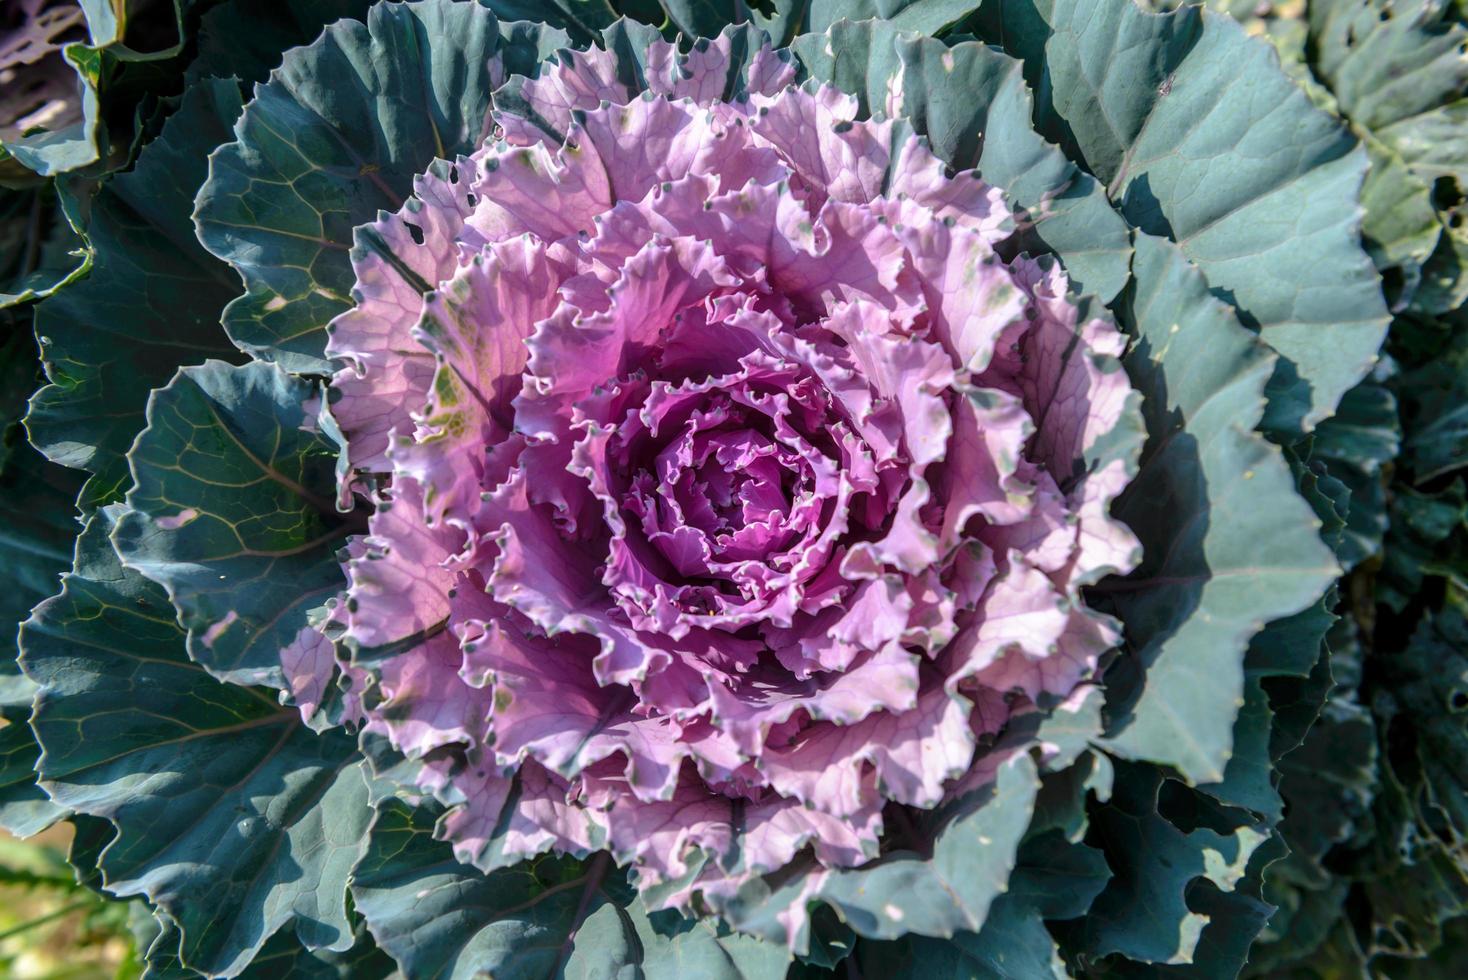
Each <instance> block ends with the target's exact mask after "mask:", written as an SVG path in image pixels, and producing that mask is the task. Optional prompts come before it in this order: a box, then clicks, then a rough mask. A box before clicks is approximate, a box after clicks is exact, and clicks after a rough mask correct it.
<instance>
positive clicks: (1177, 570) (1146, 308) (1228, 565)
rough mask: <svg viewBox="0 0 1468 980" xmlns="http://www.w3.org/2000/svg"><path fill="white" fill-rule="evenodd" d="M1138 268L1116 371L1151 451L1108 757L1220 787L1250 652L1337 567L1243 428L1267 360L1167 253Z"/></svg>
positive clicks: (1258, 405) (1175, 252)
mask: <svg viewBox="0 0 1468 980" xmlns="http://www.w3.org/2000/svg"><path fill="white" fill-rule="evenodd" d="M1133 270H1134V274H1135V277H1136V278H1135V283H1134V285H1133V286H1132V287H1131V288H1130V290H1129V292H1128V293H1127V294H1126V295H1125V296H1124V297H1123V306H1124V309H1125V316H1124V319H1125V320H1126V321H1127V323H1128V325H1129V326H1130V327H1131V329H1132V331H1133V335H1134V339H1133V345H1132V350H1131V352H1130V353H1129V354H1128V355H1127V357H1126V359H1125V363H1126V366H1127V372H1128V374H1129V375H1130V376H1131V379H1132V383H1133V385H1134V386H1135V387H1136V388H1137V389H1138V390H1140V391H1141V392H1142V394H1143V395H1144V397H1145V399H1146V401H1145V404H1144V408H1143V410H1144V413H1145V415H1146V417H1147V432H1148V443H1147V447H1146V449H1145V450H1144V452H1143V457H1142V468H1141V472H1140V473H1139V474H1138V475H1137V477H1136V479H1134V480H1133V481H1132V483H1131V484H1130V486H1129V487H1128V488H1127V491H1126V492H1125V493H1124V494H1123V496H1122V497H1121V499H1120V500H1118V502H1117V505H1116V507H1115V513H1116V514H1117V516H1118V517H1120V518H1121V519H1122V520H1123V521H1125V522H1126V523H1127V524H1128V525H1129V526H1130V527H1131V528H1132V529H1133V530H1134V531H1136V532H1137V534H1138V536H1139V537H1140V538H1141V539H1142V544H1143V552H1144V553H1143V560H1142V565H1141V567H1139V568H1138V569H1137V570H1136V571H1135V572H1134V573H1133V574H1132V575H1131V576H1129V577H1128V578H1126V579H1124V580H1121V581H1119V582H1115V583H1112V584H1111V585H1109V586H1103V588H1105V589H1106V591H1107V592H1108V593H1109V594H1110V595H1111V596H1112V597H1113V599H1114V602H1115V604H1116V607H1117V609H1118V610H1119V611H1120V613H1121V616H1122V618H1123V621H1124V622H1125V623H1126V624H1127V645H1128V651H1127V653H1126V655H1125V656H1124V657H1123V658H1122V659H1121V660H1120V661H1119V662H1118V664H1117V666H1116V668H1114V669H1113V670H1112V672H1111V674H1110V675H1109V677H1110V679H1111V680H1112V682H1113V684H1112V686H1113V687H1114V688H1116V689H1117V695H1118V697H1117V699H1116V703H1115V704H1114V705H1113V707H1112V710H1113V713H1114V715H1115V717H1114V718H1113V723H1114V725H1115V726H1116V727H1118V728H1119V729H1120V730H1119V731H1116V732H1115V734H1114V735H1113V736H1112V737H1111V739H1110V741H1109V746H1110V747H1111V748H1112V749H1113V750H1114V751H1117V752H1119V753H1120V754H1122V755H1125V756H1127V757H1129V758H1135V759H1148V760H1151V761H1155V762H1162V763H1166V764H1168V765H1172V766H1174V767H1176V768H1177V769H1178V771H1179V772H1181V773H1182V774H1183V775H1184V776H1185V777H1187V778H1188V779H1190V780H1195V781H1198V782H1214V781H1217V780H1219V779H1222V778H1223V776H1224V767H1225V765H1226V763H1227V760H1228V758H1229V755H1230V753H1231V746H1232V729H1233V724H1234V720H1235V718H1236V716H1237V714H1238V710H1239V709H1240V708H1241V707H1242V706H1243V703H1244V651H1245V648H1246V647H1247V646H1248V644H1249V641H1250V640H1251V639H1252V638H1253V637H1254V635H1255V634H1256V633H1258V632H1259V631H1260V629H1261V628H1262V627H1263V626H1264V624H1265V623H1267V622H1270V621H1271V620H1274V619H1280V618H1283V617H1286V616H1290V615H1293V614H1295V613H1298V612H1300V611H1302V610H1303V609H1305V608H1307V607H1309V606H1311V605H1312V604H1314V603H1315V602H1316V600H1318V599H1319V597H1320V596H1321V594H1322V593H1324V592H1325V590H1326V588H1328V587H1329V586H1330V584H1331V582H1332V581H1333V580H1334V579H1335V577H1336V574H1337V571H1338V568H1337V565H1336V563H1335V560H1334V558H1333V557H1332V556H1331V554H1330V551H1329V549H1328V548H1326V546H1325V544H1324V543H1323V542H1322V541H1321V540H1320V536H1319V533H1318V528H1319V526H1320V520H1319V518H1318V517H1317V516H1316V515H1315V514H1314V513H1313V512H1312V511H1311V509H1310V507H1309V505H1308V504H1307V503H1306V502H1305V501H1304V500H1302V499H1301V497H1300V495H1299V494H1298V493H1297V492H1296V489H1295V478H1294V476H1293V474H1292V473H1291V472H1290V468H1289V466H1288V465H1287V464H1286V463H1285V460H1284V458H1283V456H1282V455H1281V453H1280V451H1279V449H1278V448H1277V447H1275V446H1273V445H1271V444H1270V443H1268V442H1266V441H1265V440H1264V439H1263V438H1261V437H1260V436H1259V435H1257V434H1256V433H1254V432H1253V431H1251V430H1252V427H1253V426H1254V425H1255V424H1256V423H1257V422H1258V420H1259V418H1260V416H1261V413H1262V411H1263V406H1264V398H1263V395H1264V385H1265V382H1266V379H1268V377H1269V376H1270V373H1271V371H1272V369H1273V362H1274V357H1273V355H1272V354H1271V353H1270V352H1269V351H1268V349H1267V348H1266V347H1264V345H1262V344H1260V343H1259V342H1258V340H1257V339H1255V338H1254V337H1252V336H1250V334H1249V333H1248V331H1246V330H1244V329H1243V328H1242V327H1241V326H1240V325H1239V323H1238V321H1237V319H1235V317H1234V315H1233V312H1232V311H1231V310H1230V309H1229V307H1227V306H1225V305H1224V304H1223V303H1221V302H1219V301H1218V300H1216V299H1214V298H1212V296H1211V295H1210V294H1209V291H1208V284H1207V282H1206V281H1205V280H1204V278H1203V276H1202V275H1200V274H1199V272H1198V271H1197V269H1195V268H1193V267H1192V266H1191V265H1190V264H1189V263H1188V262H1187V261H1186V260H1185V259H1184V258H1183V257H1182V254H1181V252H1180V250H1179V249H1178V248H1177V247H1176V246H1175V245H1172V244H1170V243H1168V242H1165V241H1163V240H1161V239H1156V238H1152V237H1150V236H1146V235H1143V236H1139V238H1138V240H1137V252H1136V260H1135V262H1134V264H1133ZM1129 688H1130V691H1129V690H1128V689H1129ZM1129 702H1130V703H1129Z"/></svg>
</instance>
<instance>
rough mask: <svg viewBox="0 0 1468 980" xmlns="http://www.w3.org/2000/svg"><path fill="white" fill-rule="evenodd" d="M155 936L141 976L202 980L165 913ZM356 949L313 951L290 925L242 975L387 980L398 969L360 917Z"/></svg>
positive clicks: (250, 978) (248, 978)
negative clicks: (185, 958) (183, 959)
mask: <svg viewBox="0 0 1468 980" xmlns="http://www.w3.org/2000/svg"><path fill="white" fill-rule="evenodd" d="M163 918H164V919H165V920H166V921H165V922H164V923H163V924H161V926H160V928H159V929H158V930H157V932H156V935H155V936H154V938H153V940H152V941H151V942H150V943H148V944H147V945H146V946H143V947H142V948H143V950H144V952H145V954H146V965H147V971H146V972H145V973H144V974H143V980H200V978H202V977H203V974H201V973H199V972H198V971H197V970H191V969H189V968H188V967H186V966H184V965H183V963H182V962H181V961H180V960H179V958H178V950H179V943H180V941H181V940H182V938H183V936H182V935H181V934H180V933H179V931H178V924H177V923H175V922H174V921H173V920H172V919H168V918H167V916H164V917H163ZM353 936H354V942H353V944H352V948H351V949H349V950H347V951H346V952H342V953H334V952H332V951H331V950H326V949H323V950H315V951H312V950H309V949H307V948H306V947H305V946H303V945H301V941H300V940H299V939H297V938H296V937H295V936H293V935H292V934H291V933H290V931H289V930H282V931H280V932H277V933H276V934H275V935H274V936H271V937H270V941H269V942H267V943H266V944H265V945H264V946H262V947H261V948H260V952H259V953H258V954H257V955H256V956H255V958H254V959H253V960H251V961H250V965H249V966H247V967H245V970H244V972H243V973H241V974H239V976H240V980H388V978H390V977H393V976H394V972H395V970H396V967H395V965H394V964H393V961H392V957H390V956H388V955H387V954H386V953H384V952H383V951H382V950H380V949H378V948H377V946H376V945H374V944H373V942H372V937H371V936H369V935H368V934H367V931H366V929H365V928H364V927H363V926H362V924H361V923H360V922H359V923H358V925H357V927H356V929H355V930H354V932H353Z"/></svg>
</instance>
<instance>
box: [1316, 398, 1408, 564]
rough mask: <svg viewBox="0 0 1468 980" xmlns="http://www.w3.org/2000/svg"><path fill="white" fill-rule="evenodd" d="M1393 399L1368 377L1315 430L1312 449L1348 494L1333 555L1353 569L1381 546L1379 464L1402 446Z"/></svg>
mask: <svg viewBox="0 0 1468 980" xmlns="http://www.w3.org/2000/svg"><path fill="white" fill-rule="evenodd" d="M1401 437H1402V431H1401V425H1400V423H1399V422H1398V420H1397V401H1396V398H1394V397H1393V396H1392V393H1391V390H1390V389H1388V388H1387V387H1386V386H1385V385H1382V384H1378V383H1376V382H1374V381H1366V382H1363V383H1362V384H1359V385H1357V386H1356V387H1355V388H1352V389H1351V390H1350V391H1348V392H1346V397H1344V398H1342V399H1341V406H1340V410H1339V411H1337V412H1336V414H1335V415H1334V416H1332V417H1331V418H1329V419H1326V420H1325V421H1324V422H1322V423H1321V424H1320V427H1319V428H1317V429H1316V430H1315V436H1314V439H1313V440H1312V441H1311V447H1310V453H1311V457H1312V458H1313V459H1318V460H1321V461H1323V462H1324V464H1325V467H1326V470H1327V472H1329V473H1330V475H1331V476H1332V477H1334V478H1335V479H1337V480H1339V481H1340V482H1341V483H1342V484H1344V486H1345V487H1346V489H1347V490H1348V491H1349V494H1350V501H1349V505H1348V507H1347V510H1346V514H1345V517H1346V524H1345V528H1344V530H1343V534H1342V537H1341V542H1340V544H1339V545H1338V546H1337V548H1336V554H1337V556H1338V557H1339V558H1340V559H1341V563H1342V564H1343V565H1344V566H1345V567H1346V568H1347V569H1351V568H1354V567H1356V566H1357V565H1359V564H1360V563H1361V562H1363V561H1365V560H1366V559H1367V558H1369V557H1371V556H1372V555H1374V554H1376V553H1377V552H1378V551H1380V550H1381V542H1382V536H1383V535H1384V534H1385V533H1386V529H1387V515H1386V489H1385V486H1384V482H1385V481H1384V478H1383V476H1382V467H1383V466H1385V465H1386V464H1387V463H1390V462H1391V461H1392V460H1393V459H1395V458H1396V456H1397V453H1398V451H1399V449H1400V446H1401Z"/></svg>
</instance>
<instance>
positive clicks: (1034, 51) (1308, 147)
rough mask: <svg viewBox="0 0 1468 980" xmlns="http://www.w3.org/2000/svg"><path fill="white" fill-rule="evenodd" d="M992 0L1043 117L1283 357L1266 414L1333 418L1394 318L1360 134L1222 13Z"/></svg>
mask: <svg viewBox="0 0 1468 980" xmlns="http://www.w3.org/2000/svg"><path fill="white" fill-rule="evenodd" d="M991 4H992V6H993V7H994V8H995V9H997V11H998V15H997V23H996V21H995V18H994V17H993V16H992V11H991V19H990V21H989V23H991V24H993V25H994V26H996V27H997V29H998V30H1000V31H1008V30H1009V29H1010V28H1011V27H1012V28H1013V29H1014V30H1013V32H1012V36H1011V34H1010V33H1005V34H1004V36H1002V37H998V38H994V40H999V41H1001V42H1002V43H1004V44H1005V45H1006V46H1007V47H1009V48H1010V50H1012V51H1014V52H1015V53H1016V54H1019V55H1020V56H1021V57H1025V58H1027V59H1028V60H1029V61H1030V62H1031V71H1032V72H1034V73H1035V75H1036V76H1037V77H1040V83H1039V84H1040V88H1039V92H1038V98H1037V113H1036V119H1037V121H1038V124H1039V127H1040V129H1041V131H1042V132H1044V133H1046V134H1047V135H1049V136H1051V137H1052V138H1054V139H1057V140H1059V141H1060V142H1061V143H1062V145H1063V146H1065V147H1066V148H1067V149H1068V150H1069V152H1071V153H1072V154H1074V155H1075V156H1076V158H1077V159H1082V160H1084V161H1085V162H1086V166H1087V168H1088V169H1089V170H1090V171H1091V172H1092V173H1093V174H1095V175H1096V176H1097V177H1099V178H1100V179H1101V180H1102V181H1103V182H1104V183H1105V184H1106V185H1107V191H1108V193H1109V194H1110V196H1111V198H1112V200H1115V201H1119V202H1120V203H1121V206H1122V212H1123V214H1125V215H1126V217H1127V218H1128V220H1129V221H1131V223H1132V224H1134V225H1135V226H1136V227H1138V228H1140V229H1141V230H1143V231H1145V232H1147V233H1149V234H1152V235H1159V236H1163V237H1166V238H1170V239H1172V240H1173V241H1176V242H1178V243H1179V244H1180V245H1181V247H1182V250H1183V253H1184V254H1185V255H1186V256H1187V257H1188V258H1189V259H1190V260H1192V261H1193V262H1194V263H1195V264H1196V265H1197V266H1198V267H1199V268H1200V269H1201V270H1202V272H1203V274H1204V275H1205V276H1207V278H1208V282H1209V285H1210V286H1211V287H1212V289H1213V290H1214V293H1215V294H1216V295H1218V296H1220V297H1223V298H1225V299H1227V300H1228V302H1229V303H1231V304H1232V305H1234V306H1236V307H1237V308H1238V309H1239V311H1240V314H1241V316H1242V318H1243V319H1244V321H1245V322H1246V323H1247V324H1248V325H1249V326H1251V327H1257V328H1258V329H1259V330H1260V333H1261V335H1262V336H1263V337H1264V339H1265V340H1266V341H1268V342H1269V344H1270V346H1271V347H1273V348H1274V349H1275V350H1277V351H1278V352H1279V353H1280V354H1281V355H1283V360H1282V361H1281V362H1280V364H1279V370H1278V371H1277V372H1276V374H1275V376H1274V378H1273V379H1271V383H1270V389H1269V394H1270V405H1269V412H1268V416H1267V419H1266V422H1267V425H1268V427H1269V428H1270V429H1271V430H1272V431H1276V432H1280V433H1283V434H1286V435H1288V434H1292V433H1296V432H1299V431H1301V430H1302V429H1303V430H1308V429H1310V428H1313V427H1314V426H1315V425H1316V424H1317V423H1319V422H1320V421H1321V420H1322V419H1324V418H1326V417H1327V416H1329V415H1330V414H1331V412H1332V411H1334V409H1335V406H1336V404H1337V402H1339V401H1340V398H1341V396H1342V395H1343V394H1344V393H1345V392H1346V390H1347V389H1349V388H1350V387H1352V386H1353V385H1355V384H1356V383H1357V382H1358V381H1360V380H1361V378H1362V376H1364V375H1365V374H1366V372H1367V371H1368V370H1369V369H1370V367H1371V365H1372V363H1373V361H1374V359H1375V355H1376V350H1377V348H1378V347H1379V346H1380V344H1381V340H1382V337H1383V336H1384V334H1385V331H1386V324H1387V319H1388V317H1387V311H1386V306H1385V304H1384V302H1383V301H1382V298H1381V292H1380V285H1379V281H1378V278H1377V276H1376V273H1375V271H1374V269H1373V268H1372V265H1371V262H1370V260H1369V259H1368V258H1367V256H1366V255H1365V253H1364V252H1363V251H1362V249H1361V245H1360V241H1359V235H1360V221H1361V211H1360V207H1359V205H1358V203H1357V192H1358V190H1359V189H1360V186H1361V180H1362V178H1363V176H1364V175H1365V173H1366V154H1365V151H1364V150H1362V149H1361V148H1360V147H1359V146H1358V145H1357V143H1356V140H1355V139H1354V137H1352V136H1351V134H1350V133H1349V132H1348V131H1347V130H1346V129H1345V128H1344V127H1343V126H1342V125H1341V124H1340V123H1339V122H1338V121H1337V120H1335V119H1333V118H1332V117H1331V116H1329V115H1328V114H1327V113H1325V112H1322V111H1321V110H1319V109H1317V108H1315V107H1314V106H1313V105H1311V103H1310V100H1309V98H1308V97H1307V96H1306V94H1305V93H1304V92H1303V91H1302V90H1300V89H1299V88H1298V87H1297V86H1296V85H1295V84H1294V83H1293V82H1292V81H1291V80H1290V79H1289V78H1288V77H1287V76H1286V75H1285V74H1284V73H1283V72H1282V71H1280V68H1279V59H1278V57H1277V56H1276V54H1275V52H1274V51H1273V49H1272V48H1271V47H1270V46H1269V45H1267V44H1264V43H1262V42H1260V41H1258V40H1256V39H1251V38H1249V37H1247V36H1246V35H1245V33H1244V31H1243V29H1242V28H1241V27H1240V26H1239V25H1238V24H1237V23H1235V22H1234V21H1233V20H1231V19H1229V18H1226V17H1220V16H1217V15H1212V14H1209V13H1204V12H1201V11H1199V10H1198V9H1197V8H1196V7H1185V8H1183V9H1181V10H1178V11H1176V12H1174V13H1168V14H1153V13H1148V12H1146V11H1144V10H1143V9H1142V8H1141V7H1140V6H1138V5H1137V4H1136V3H1134V2H1132V0H1053V2H1046V3H1035V4H1030V5H1026V4H1002V3H994V0H991ZM1047 8H1050V9H1047ZM1036 17H1039V18H1040V20H1039V21H1038V24H1037V23H1036ZM1039 39H1043V41H1044V47H1043V56H1042V55H1041V53H1040V51H1039V49H1038V48H1037V47H1036V41H1037V40H1039ZM1041 57H1043V70H1042V68H1041V64H1040V63H1039V59H1040V58H1041ZM1225 134H1226V135H1225Z"/></svg>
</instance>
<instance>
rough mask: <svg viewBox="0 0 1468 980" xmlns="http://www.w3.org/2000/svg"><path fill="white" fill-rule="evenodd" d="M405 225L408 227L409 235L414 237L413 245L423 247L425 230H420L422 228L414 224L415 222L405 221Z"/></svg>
mask: <svg viewBox="0 0 1468 980" xmlns="http://www.w3.org/2000/svg"><path fill="white" fill-rule="evenodd" d="M403 224H405V225H407V226H408V234H410V235H412V236H413V244H415V245H422V244H423V229H422V228H420V227H418V226H417V225H415V224H413V222H411V221H404V222H403Z"/></svg>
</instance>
